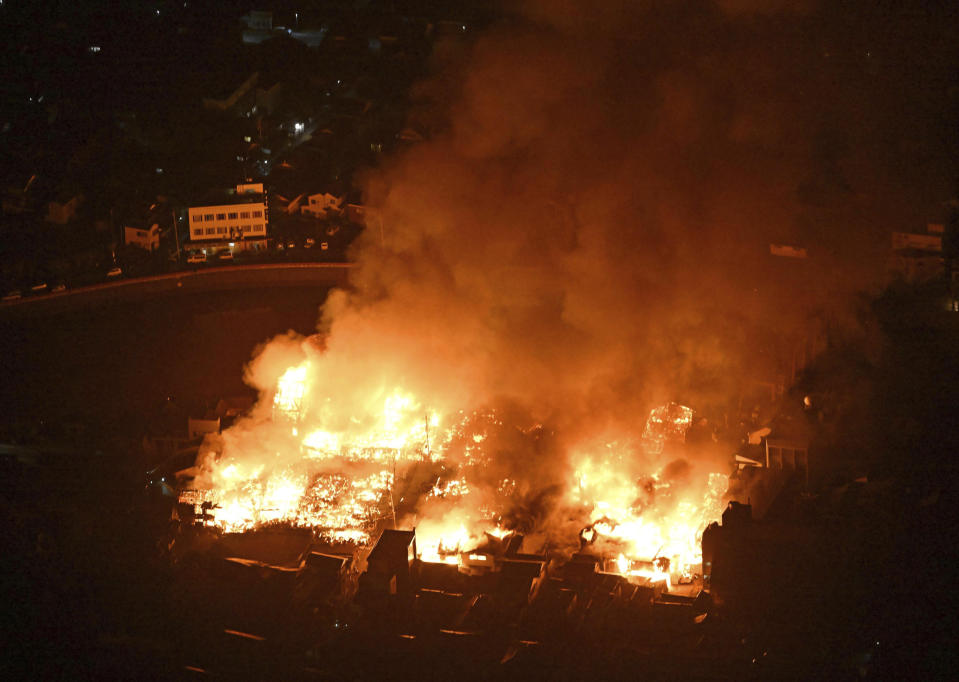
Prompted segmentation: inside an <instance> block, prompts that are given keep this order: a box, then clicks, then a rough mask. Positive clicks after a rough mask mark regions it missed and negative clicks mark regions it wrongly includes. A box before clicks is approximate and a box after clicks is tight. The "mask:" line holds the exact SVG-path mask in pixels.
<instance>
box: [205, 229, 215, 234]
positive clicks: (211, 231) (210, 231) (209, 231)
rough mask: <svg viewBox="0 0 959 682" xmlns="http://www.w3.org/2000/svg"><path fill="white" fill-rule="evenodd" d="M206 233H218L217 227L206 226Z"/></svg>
mask: <svg viewBox="0 0 959 682" xmlns="http://www.w3.org/2000/svg"><path fill="white" fill-rule="evenodd" d="M206 233H207V235H211V234H216V228H215V227H208V228H206Z"/></svg>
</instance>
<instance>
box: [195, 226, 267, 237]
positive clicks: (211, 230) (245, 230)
mask: <svg viewBox="0 0 959 682" xmlns="http://www.w3.org/2000/svg"><path fill="white" fill-rule="evenodd" d="M233 227H234V228H235V229H236V230H237V231H239V232H240V233H241V234H252V233H254V232H263V231H264V229H263V223H256V224H254V225H234V226H233ZM205 234H206V236H207V237H213V236H215V235H223V236H226V235H229V234H230V228H229V227H208V228H206V231H205ZM193 236H194V237H202V236H204V229H203V228H202V227H194V228H193Z"/></svg>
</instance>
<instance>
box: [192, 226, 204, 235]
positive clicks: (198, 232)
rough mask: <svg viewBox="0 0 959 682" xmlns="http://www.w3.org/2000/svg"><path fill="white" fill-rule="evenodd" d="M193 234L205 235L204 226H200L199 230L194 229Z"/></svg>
mask: <svg viewBox="0 0 959 682" xmlns="http://www.w3.org/2000/svg"><path fill="white" fill-rule="evenodd" d="M193 236H194V237H202V236H203V228H200V229H199V230H193Z"/></svg>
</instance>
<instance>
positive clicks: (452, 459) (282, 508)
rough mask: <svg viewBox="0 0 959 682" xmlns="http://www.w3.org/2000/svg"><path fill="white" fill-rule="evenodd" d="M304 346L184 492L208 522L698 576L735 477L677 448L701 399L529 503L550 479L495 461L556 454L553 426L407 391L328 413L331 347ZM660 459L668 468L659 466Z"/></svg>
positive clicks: (437, 558)
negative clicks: (533, 540)
mask: <svg viewBox="0 0 959 682" xmlns="http://www.w3.org/2000/svg"><path fill="white" fill-rule="evenodd" d="M301 349H302V351H303V353H304V354H305V356H306V357H305V359H304V360H302V361H301V362H300V363H299V364H297V365H293V366H291V367H288V368H286V369H284V370H283V371H282V373H281V374H280V376H279V377H278V378H277V380H276V384H275V388H274V389H273V390H271V391H267V392H265V393H264V395H263V397H262V400H261V402H260V404H259V405H258V406H257V408H256V409H254V411H253V413H252V414H251V415H250V417H248V419H247V420H246V421H245V422H241V423H240V424H238V425H237V426H235V427H234V428H233V429H229V430H227V431H225V432H224V433H223V434H222V435H221V436H219V437H216V438H210V439H208V441H207V442H206V443H205V445H204V448H203V450H201V454H200V457H199V459H198V467H197V469H196V472H195V473H196V476H195V479H194V480H193V481H192V482H191V483H190V486H191V487H189V488H187V489H184V490H183V491H182V492H181V493H180V502H181V503H184V504H186V505H188V506H192V508H193V512H194V518H195V519H196V520H197V522H198V523H199V524H201V525H203V526H207V527H209V528H211V529H215V530H216V531H219V532H225V533H237V532H245V531H250V530H254V529H259V528H265V527H270V526H278V525H285V526H290V527H299V528H306V529H309V530H310V531H312V533H313V534H314V536H315V537H316V539H317V540H318V541H320V542H325V543H328V544H330V545H337V546H344V545H345V546H348V547H353V548H364V547H369V546H371V545H372V543H373V541H374V540H375V539H376V538H377V537H378V535H379V534H380V533H381V531H382V530H383V529H384V528H399V527H406V528H412V529H415V531H416V548H417V549H416V558H417V559H418V560H419V561H421V562H424V563H444V564H449V565H451V566H458V567H459V568H460V570H462V571H464V572H469V571H470V570H472V569H475V568H484V567H491V566H492V565H493V563H492V557H493V555H495V554H496V553H497V552H496V550H495V547H498V546H499V545H500V544H501V543H502V541H503V540H504V538H508V537H512V536H513V535H514V534H525V535H528V536H530V537H533V536H535V537H538V538H541V540H542V544H543V546H544V547H545V548H548V549H550V550H553V551H555V552H557V553H558V554H559V555H562V556H566V557H568V556H570V555H572V554H574V553H576V552H578V551H584V552H587V553H592V554H596V555H598V556H600V557H605V558H606V559H607V561H606V568H607V569H608V570H610V571H612V572H616V573H619V574H621V575H623V576H625V577H627V578H629V579H631V580H635V581H637V582H650V581H652V582H663V583H665V584H666V585H667V586H669V585H671V584H672V583H673V582H689V581H691V579H692V576H693V575H694V574H695V573H697V572H698V571H699V570H700V569H699V564H701V560H702V559H701V552H700V549H699V547H700V542H701V537H702V532H703V529H704V528H705V527H706V526H707V525H708V524H709V523H710V522H712V521H714V520H715V519H717V518H718V516H719V514H720V513H721V511H722V505H723V502H724V500H723V494H724V493H725V492H726V477H725V475H723V474H721V473H717V472H705V473H704V472H702V471H693V470H692V469H691V468H690V466H689V464H688V463H687V462H686V461H685V460H684V459H682V458H678V457H677V455H679V454H680V453H681V447H682V444H683V442H684V438H685V434H686V432H687V430H688V429H689V428H690V426H691V424H692V420H693V411H692V410H691V409H690V408H688V407H685V406H681V405H677V404H674V403H670V404H667V405H664V406H661V407H657V408H654V409H653V410H652V411H651V412H650V414H649V416H648V418H647V419H646V420H645V424H644V428H643V429H642V432H641V435H640V436H639V437H634V438H632V439H629V438H624V439H622V440H620V441H616V442H614V441H602V440H595V439H594V440H593V441H582V442H579V443H574V444H572V445H570V446H569V448H570V449H569V452H568V453H567V454H566V457H567V459H568V461H569V466H568V467H565V468H564V467H559V468H560V469H561V470H566V469H568V470H569V471H570V476H569V480H568V481H566V482H565V485H563V486H561V487H560V488H559V489H558V490H555V491H553V493H554V494H552V495H551V496H547V501H546V502H543V500H542V499H540V500H538V503H539V505H540V508H539V509H530V508H529V507H530V500H531V499H533V500H535V499H536V494H537V493H538V492H540V493H541V492H542V491H541V490H540V489H539V488H538V487H537V482H536V481H535V480H530V479H528V478H526V479H524V478H521V477H522V476H523V474H524V472H522V471H521V470H520V471H516V472H514V473H513V476H515V477H511V476H510V475H504V473H507V474H508V467H506V468H504V467H503V464H502V463H501V462H498V461H497V458H498V457H501V458H503V459H507V460H508V461H509V458H510V457H511V456H512V453H511V452H510V453H505V454H504V451H503V448H505V447H513V448H517V447H518V448H521V449H522V448H526V449H533V450H535V449H536V448H537V447H546V448H555V447H556V444H555V442H552V443H551V442H549V441H556V440H557V439H556V438H555V437H554V436H552V435H551V434H547V433H546V432H545V431H546V430H545V427H543V425H541V424H533V425H524V426H517V425H516V424H515V423H508V422H507V421H505V419H507V418H506V417H505V415H504V414H502V413H501V412H499V411H497V410H495V409H488V410H482V411H481V410H477V411H473V412H465V411H455V412H449V413H443V412H439V411H434V410H431V409H430V408H429V407H427V406H425V405H424V404H422V403H421V402H420V400H419V399H418V398H416V397H415V396H413V395H412V394H410V393H406V392H404V391H402V390H399V389H397V390H393V391H382V392H381V393H380V396H379V398H378V400H376V401H372V400H371V401H370V403H369V405H370V408H369V410H368V411H366V412H365V413H360V414H358V415H349V418H347V419H343V418H342V417H334V418H332V419H330V418H324V417H327V416H328V415H330V414H332V413H333V412H334V411H335V409H336V406H335V405H333V404H332V401H331V400H330V398H328V397H324V396H323V392H322V390H321V389H320V387H319V386H318V385H317V383H316V382H319V381H321V380H322V379H321V377H319V376H317V375H316V370H315V367H314V364H315V363H316V362H317V360H318V359H320V358H322V355H323V352H324V351H323V349H322V347H321V344H320V343H319V342H318V341H317V340H315V339H306V340H304V341H303V343H302V346H301ZM316 401H319V402H320V403H321V404H320V406H319V407H320V409H317V405H316ZM254 448H255V449H256V450H255V451H253V449H254ZM677 448H679V449H677ZM251 451H252V452H251ZM555 454H556V453H553V455H552V456H555ZM651 461H653V462H657V463H658V467H657V468H653V469H646V468H645V467H646V466H648V464H649V462H651ZM532 506H534V507H535V506H536V502H534V503H533V504H532ZM490 548H494V549H493V550H492V551H491V550H490Z"/></svg>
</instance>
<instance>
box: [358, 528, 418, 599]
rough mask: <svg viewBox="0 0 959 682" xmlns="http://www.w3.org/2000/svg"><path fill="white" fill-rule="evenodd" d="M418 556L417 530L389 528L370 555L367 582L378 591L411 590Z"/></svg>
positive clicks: (400, 591) (391, 592)
mask: <svg viewBox="0 0 959 682" xmlns="http://www.w3.org/2000/svg"><path fill="white" fill-rule="evenodd" d="M415 559H416V533H415V531H412V530H390V529H386V530H384V531H383V533H382V534H381V535H380V538H379V540H377V541H376V545H374V547H373V549H372V550H371V551H370V554H369V556H368V557H367V560H366V564H367V570H366V573H365V574H364V578H366V581H365V582H366V583H367V584H368V585H369V586H370V587H371V588H372V589H374V590H375V591H377V592H386V593H389V594H400V593H404V594H406V593H411V592H412V591H413V576H412V567H413V562H414V561H415Z"/></svg>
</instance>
